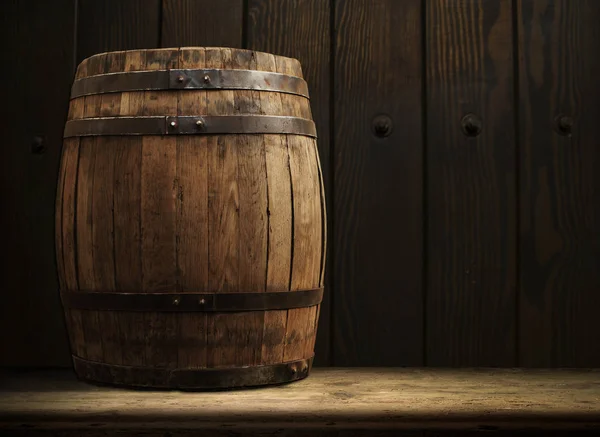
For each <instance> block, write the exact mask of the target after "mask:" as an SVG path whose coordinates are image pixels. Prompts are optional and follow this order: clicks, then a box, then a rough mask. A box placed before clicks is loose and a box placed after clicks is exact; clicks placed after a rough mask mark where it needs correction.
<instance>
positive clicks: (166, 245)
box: [140, 49, 179, 367]
mask: <svg viewBox="0 0 600 437" xmlns="http://www.w3.org/2000/svg"><path fill="white" fill-rule="evenodd" d="M178 65H179V54H178V50H167V49H160V50H149V51H147V52H146V69H148V70H158V69H166V68H177V67H178ZM144 102H145V106H144V115H158V114H159V113H160V115H176V114H177V93H172V92H167V91H156V92H154V91H152V92H150V91H147V92H146V93H145V97H144ZM141 173H142V176H141V178H142V180H141V187H142V192H141V201H142V204H141V211H140V218H141V223H142V278H143V290H144V291H145V292H150V293H152V292H161V291H162V292H165V291H173V290H174V289H175V290H177V289H178V283H177V262H176V249H175V246H176V241H175V236H176V193H177V181H176V177H177V138H176V137H169V136H145V137H143V139H142V167H141ZM144 322H145V327H146V329H147V334H146V361H147V365H148V364H150V363H151V364H152V365H154V366H157V367H175V366H176V365H177V343H176V335H177V332H178V327H177V323H176V322H177V315H176V314H171V313H147V314H146V315H145V316H144Z"/></svg>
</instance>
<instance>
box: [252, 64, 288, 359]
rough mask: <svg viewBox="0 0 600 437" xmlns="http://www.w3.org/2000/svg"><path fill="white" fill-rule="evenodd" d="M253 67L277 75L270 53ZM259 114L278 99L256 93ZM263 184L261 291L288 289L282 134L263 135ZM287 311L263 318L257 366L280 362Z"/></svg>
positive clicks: (277, 108)
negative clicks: (265, 230)
mask: <svg viewBox="0 0 600 437" xmlns="http://www.w3.org/2000/svg"><path fill="white" fill-rule="evenodd" d="M256 68H257V69H258V70H261V71H270V72H277V66H276V64H275V58H274V56H273V55H271V54H267V53H260V52H258V53H256ZM260 107H261V112H263V113H265V114H271V113H273V114H275V113H281V112H282V105H281V97H280V96H279V95H278V94H276V93H261V94H260ZM264 145H265V172H266V183H267V220H268V237H267V262H266V287H265V291H269V292H273V291H281V292H283V291H286V290H289V289H290V272H291V260H292V190H291V182H290V170H289V154H288V151H287V137H286V136H285V135H272V134H271V135H264ZM287 314H288V311H287V310H279V311H267V312H266V313H265V316H264V329H263V345H262V352H261V363H262V364H271V363H278V362H281V361H283V353H284V349H285V343H284V341H285V332H286V323H287Z"/></svg>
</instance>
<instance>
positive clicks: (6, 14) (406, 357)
mask: <svg viewBox="0 0 600 437" xmlns="http://www.w3.org/2000/svg"><path fill="white" fill-rule="evenodd" d="M2 10H3V13H2V14H0V15H1V16H2V18H1V20H2V22H1V23H0V24H1V27H2V42H3V47H4V49H3V80H2V88H3V99H2V101H3V104H2V121H1V123H2V136H3V141H2V145H1V146H0V154H1V155H0V162H1V165H2V169H1V177H2V187H1V190H2V191H1V196H2V197H1V199H0V200H1V208H2V210H1V211H2V221H3V224H2V229H3V233H2V234H3V237H2V239H1V241H2V243H1V244H2V249H3V250H2V253H3V254H4V257H3V258H4V259H3V261H2V262H1V263H0V264H1V265H2V271H1V272H0V287H1V290H2V291H1V294H0V296H1V297H2V301H1V302H0V332H1V333H2V334H1V341H0V365H4V366H68V365H70V357H69V347H68V341H67V335H66V333H65V328H64V322H63V319H62V317H63V316H62V311H61V306H60V299H59V294H58V283H57V278H56V273H55V269H56V263H55V256H54V196H55V184H56V180H57V175H58V167H59V160H60V153H61V141H62V139H61V137H62V129H63V125H64V122H65V119H66V113H67V107H68V97H69V92H70V85H71V82H72V80H73V76H74V71H75V67H76V65H77V63H78V62H79V61H81V60H82V59H84V58H85V57H87V56H90V55H92V54H94V53H98V52H103V51H111V50H125V49H134V48H152V47H173V46H174V47H177V46H226V47H242V48H249V49H256V50H261V51H267V52H271V53H275V54H279V55H286V56H291V57H296V58H298V59H299V60H300V61H301V63H302V66H303V69H304V74H305V77H306V79H307V81H308V83H309V87H310V93H311V97H312V99H311V100H312V109H313V115H314V118H315V121H316V123H317V129H318V132H319V149H320V154H321V162H322V165H323V173H324V177H325V183H326V195H327V204H328V224H329V241H328V264H327V288H326V295H327V297H326V302H325V306H324V309H323V311H321V320H320V326H319V338H318V344H317V350H316V352H317V364H319V365H335V366H359V365H360V366H372V365H378V366H392V365H393V366H420V365H427V366H527V367H529V366H536V367H538V366H549V367H555V366H583V367H592V366H596V367H600V311H599V310H600V274H599V273H598V267H600V235H599V234H598V232H599V231H600V198H599V195H600V173H598V172H597V173H595V172H594V170H595V169H596V168H598V165H599V164H600V162H599V160H598V158H599V156H600V141H599V140H598V136H599V133H600V80H599V78H600V54H599V52H600V47H599V46H600V24H599V23H600V1H598V0H401V1H399V0H372V1H367V0H218V1H215V0H162V1H161V0H105V1H99V0H53V1H51V2H50V1H47V0H27V1H15V0H9V1H6V0H5V1H4V2H3V3H2ZM467 113H473V114H475V115H476V116H477V117H479V118H480V119H481V120H482V130H481V133H480V134H479V135H477V136H474V137H470V136H467V135H465V133H463V131H462V128H461V119H462V118H463V116H464V115H465V114H467ZM382 114H383V115H387V116H389V117H390V119H391V122H392V123H393V131H392V133H391V135H389V136H388V137H385V138H380V137H378V136H376V135H375V134H374V132H373V130H372V121H373V119H374V117H376V116H378V115H382ZM560 115H565V116H567V117H570V118H571V119H572V121H573V127H572V131H571V134H570V135H569V134H567V135H565V133H566V132H563V131H560V129H558V128H557V123H556V117H557V116H560ZM567 121H568V120H567ZM40 143H41V145H40Z"/></svg>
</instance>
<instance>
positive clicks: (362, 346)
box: [332, 0, 429, 366]
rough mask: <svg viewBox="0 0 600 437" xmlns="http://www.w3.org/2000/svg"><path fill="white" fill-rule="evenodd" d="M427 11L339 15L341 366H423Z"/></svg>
mask: <svg viewBox="0 0 600 437" xmlns="http://www.w3.org/2000/svg"><path fill="white" fill-rule="evenodd" d="M424 4H427V7H429V3H428V2H422V1H419V0H409V1H395V0H381V1H378V2H376V4H371V3H369V2H363V1H361V0H343V1H337V2H336V6H335V17H334V21H335V28H336V29H337V40H336V49H335V68H334V70H335V77H334V81H333V85H334V87H335V88H334V100H333V103H334V113H335V118H334V120H333V121H332V122H333V129H334V142H335V157H334V158H332V159H334V160H335V180H334V181H333V190H332V191H333V196H334V198H335V211H334V212H333V214H334V216H335V217H334V222H335V227H334V229H333V232H334V236H333V242H334V250H335V259H334V268H333V275H334V277H335V307H334V309H333V312H334V331H333V339H332V343H333V359H334V364H335V365H342V366H354V365H420V364H423V342H424V333H423V284H422V275H423V270H422V268H423V266H422V253H423V250H422V249H423V248H422V243H423V234H422V227H423V224H422V223H423V214H422V211H423V202H422V197H423V196H422V193H423V159H422V157H423V138H422V119H421V118H422V117H421V114H422V105H421V96H422V90H421V88H422V71H421V70H422V68H421V65H422V56H424V53H423V41H424V40H423V37H422V36H423V33H422V32H424V29H421V21H422V20H421V17H422V14H423V10H422V5H424ZM378 115H387V116H388V117H389V118H390V119H391V123H393V131H392V132H391V134H390V135H389V136H388V137H384V138H380V137H378V136H376V135H375V134H374V132H373V130H372V129H373V126H372V124H373V120H374V118H375V117H376V116H378ZM382 124H383V123H382ZM382 127H383V128H384V127H385V126H382ZM428 130H429V129H428ZM366 332H371V333H377V334H376V335H365V333H366ZM391 345H393V346H391Z"/></svg>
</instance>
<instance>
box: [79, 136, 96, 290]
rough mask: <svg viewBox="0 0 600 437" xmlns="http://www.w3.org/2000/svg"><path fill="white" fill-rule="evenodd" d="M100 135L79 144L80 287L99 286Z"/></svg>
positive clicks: (92, 287) (84, 139)
mask: <svg viewBox="0 0 600 437" xmlns="http://www.w3.org/2000/svg"><path fill="white" fill-rule="evenodd" d="M96 141H97V138H95V137H88V138H82V139H81V142H80V148H79V166H78V170H77V194H76V195H77V198H76V199H75V205H76V211H75V238H76V239H77V246H76V249H75V250H76V259H77V274H78V278H79V289H81V290H86V291H92V290H94V289H95V288H96V280H95V275H94V253H93V244H94V242H93V239H92V236H93V230H92V226H93V225H92V218H93V214H92V204H93V198H92V197H93V183H94V157H95V155H94V148H95V145H96Z"/></svg>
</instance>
